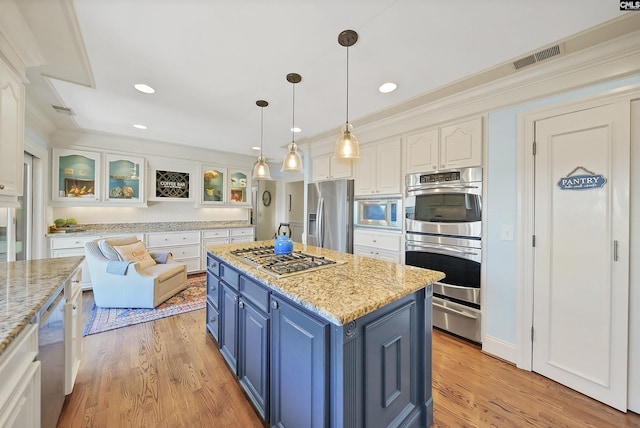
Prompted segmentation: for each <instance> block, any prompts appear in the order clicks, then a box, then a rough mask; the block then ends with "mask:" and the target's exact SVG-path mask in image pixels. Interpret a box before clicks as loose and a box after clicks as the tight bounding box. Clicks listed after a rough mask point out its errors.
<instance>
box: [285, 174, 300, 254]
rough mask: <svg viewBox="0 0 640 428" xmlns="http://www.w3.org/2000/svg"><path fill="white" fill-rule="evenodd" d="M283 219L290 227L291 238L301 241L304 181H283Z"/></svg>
mask: <svg viewBox="0 0 640 428" xmlns="http://www.w3.org/2000/svg"><path fill="white" fill-rule="evenodd" d="M284 192H285V198H286V200H285V204H286V206H285V213H284V214H285V215H284V218H285V221H286V222H287V223H289V225H290V227H291V239H293V240H294V241H296V242H302V233H303V232H304V181H291V182H288V183H285V186H284Z"/></svg>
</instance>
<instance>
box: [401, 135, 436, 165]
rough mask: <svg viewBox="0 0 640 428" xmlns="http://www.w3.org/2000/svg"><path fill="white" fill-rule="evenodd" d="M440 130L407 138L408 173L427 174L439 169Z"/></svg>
mask: <svg viewBox="0 0 640 428" xmlns="http://www.w3.org/2000/svg"><path fill="white" fill-rule="evenodd" d="M439 131H440V130H439V129H438V128H435V129H430V130H428V131H424V132H420V133H418V134H412V135H409V136H407V146H406V150H405V159H406V165H407V168H406V173H407V174H412V173H415V172H426V171H433V170H436V169H438V164H439V163H440V160H439V159H438V155H439V153H440V149H439V145H440V141H439V138H438V137H439V136H440V132H439Z"/></svg>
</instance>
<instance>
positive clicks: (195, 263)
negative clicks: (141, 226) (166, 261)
mask: <svg viewBox="0 0 640 428" xmlns="http://www.w3.org/2000/svg"><path fill="white" fill-rule="evenodd" d="M147 250H148V251H149V252H154V251H155V252H165V253H171V254H172V255H173V259H174V260H175V261H177V262H180V263H185V264H186V265H187V273H191V272H197V271H199V270H201V268H200V258H201V254H200V231H199V230H190V231H185V232H154V233H147Z"/></svg>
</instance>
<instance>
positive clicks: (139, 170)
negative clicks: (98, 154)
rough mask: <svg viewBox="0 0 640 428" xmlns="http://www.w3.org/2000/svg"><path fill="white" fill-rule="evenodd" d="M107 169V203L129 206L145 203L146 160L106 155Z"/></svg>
mask: <svg viewBox="0 0 640 428" xmlns="http://www.w3.org/2000/svg"><path fill="white" fill-rule="evenodd" d="M105 167H106V173H107V174H106V175H107V176H106V180H105V182H106V191H105V201H107V202H114V203H119V204H127V205H130V204H136V203H144V202H145V199H144V189H145V186H144V177H145V161H144V159H142V158H134V157H129V156H118V155H113V154H106V155H105Z"/></svg>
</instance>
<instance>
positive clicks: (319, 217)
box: [316, 198, 324, 248]
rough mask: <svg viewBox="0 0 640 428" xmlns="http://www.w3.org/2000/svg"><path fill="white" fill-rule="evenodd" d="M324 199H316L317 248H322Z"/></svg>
mask: <svg viewBox="0 0 640 428" xmlns="http://www.w3.org/2000/svg"><path fill="white" fill-rule="evenodd" d="M323 217H324V198H320V199H318V213H317V214H316V229H317V232H318V247H320V248H324V224H323V223H324V218H323Z"/></svg>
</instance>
